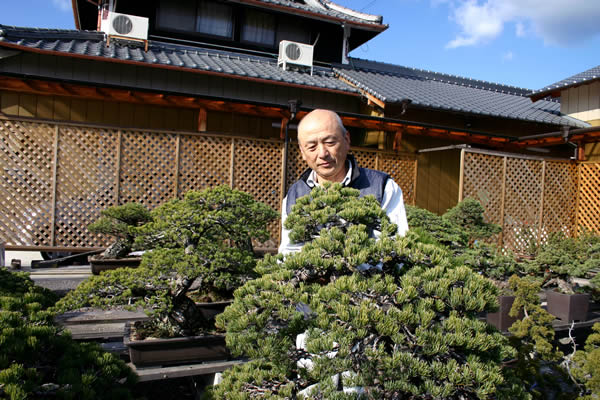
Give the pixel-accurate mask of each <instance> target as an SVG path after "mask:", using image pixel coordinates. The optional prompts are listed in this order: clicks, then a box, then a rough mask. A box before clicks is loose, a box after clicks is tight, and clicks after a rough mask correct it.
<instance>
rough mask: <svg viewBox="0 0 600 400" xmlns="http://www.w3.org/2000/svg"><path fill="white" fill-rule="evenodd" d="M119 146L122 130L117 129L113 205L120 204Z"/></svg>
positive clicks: (121, 142) (120, 145)
mask: <svg viewBox="0 0 600 400" xmlns="http://www.w3.org/2000/svg"><path fill="white" fill-rule="evenodd" d="M121 147H123V131H121V130H120V129H119V132H118V138H117V171H116V172H117V173H116V174H115V178H116V179H115V205H116V206H118V205H119V204H121Z"/></svg>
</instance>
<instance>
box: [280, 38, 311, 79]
mask: <svg viewBox="0 0 600 400" xmlns="http://www.w3.org/2000/svg"><path fill="white" fill-rule="evenodd" d="M313 51H314V47H313V46H311V45H310V44H305V43H297V42H290V41H289V40H282V41H281V42H279V57H278V58H277V65H280V66H282V67H283V69H284V70H287V69H288V66H290V65H294V66H301V67H308V68H310V74H311V75H312V73H313Z"/></svg>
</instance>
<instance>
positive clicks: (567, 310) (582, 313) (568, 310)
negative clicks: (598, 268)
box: [546, 290, 590, 322]
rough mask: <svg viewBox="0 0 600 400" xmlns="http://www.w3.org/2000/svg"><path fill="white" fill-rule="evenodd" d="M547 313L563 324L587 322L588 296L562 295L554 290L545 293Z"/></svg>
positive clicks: (585, 294)
mask: <svg viewBox="0 0 600 400" xmlns="http://www.w3.org/2000/svg"><path fill="white" fill-rule="evenodd" d="M546 304H547V309H548V312H549V313H550V314H552V315H554V316H555V317H556V318H558V319H561V320H563V321H565V322H571V321H585V320H587V314H588V309H589V306H590V295H589V294H587V293H584V294H578V293H576V294H564V293H560V292H557V291H554V290H547V291H546Z"/></svg>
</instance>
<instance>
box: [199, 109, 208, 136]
mask: <svg viewBox="0 0 600 400" xmlns="http://www.w3.org/2000/svg"><path fill="white" fill-rule="evenodd" d="M207 120H208V117H207V113H206V108H199V109H198V132H206V125H207V124H206V122H207Z"/></svg>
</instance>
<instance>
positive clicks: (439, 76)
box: [350, 57, 531, 97]
mask: <svg viewBox="0 0 600 400" xmlns="http://www.w3.org/2000/svg"><path fill="white" fill-rule="evenodd" d="M353 60H358V61H359V62H367V63H370V64H376V65H383V66H387V67H391V68H401V69H404V70H406V71H407V72H417V73H422V74H423V75H421V76H419V75H412V76H415V77H420V78H424V79H429V80H433V81H442V82H445V83H450V84H455V85H460V86H469V87H475V88H478V89H482V90H491V91H501V92H506V93H510V94H514V95H517V96H524V97H525V96H527V94H528V93H530V92H531V89H528V88H523V87H518V86H513V85H507V84H503V83H497V82H491V81H485V80H482V79H474V78H469V77H466V76H460V75H452V74H447V73H443V72H436V71H431V70H426V69H421V68H414V67H407V66H404V65H398V64H392V63H388V62H383V61H375V60H368V59H362V58H357V57H350V64H351V65H352V61H353ZM353 68H359V69H370V68H368V67H362V66H354V65H353ZM371 69H373V70H375V71H377V72H383V73H388V74H392V75H394V74H401V73H396V71H382V70H379V69H376V68H371ZM443 78H448V79H443ZM467 82H468V83H469V84H467ZM478 84H481V85H478Z"/></svg>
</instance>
